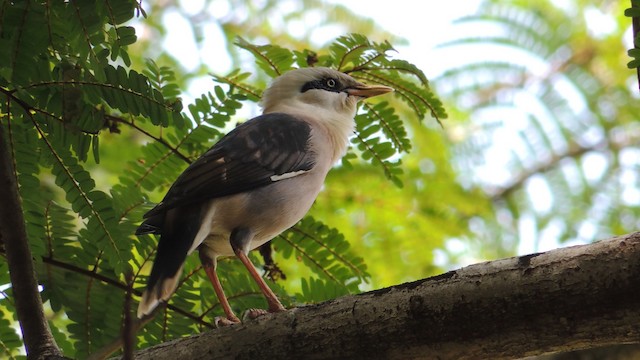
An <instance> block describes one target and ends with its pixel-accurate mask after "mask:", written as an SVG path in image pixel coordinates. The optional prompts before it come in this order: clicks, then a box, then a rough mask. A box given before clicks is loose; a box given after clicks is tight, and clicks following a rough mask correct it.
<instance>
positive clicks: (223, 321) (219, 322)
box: [214, 316, 240, 328]
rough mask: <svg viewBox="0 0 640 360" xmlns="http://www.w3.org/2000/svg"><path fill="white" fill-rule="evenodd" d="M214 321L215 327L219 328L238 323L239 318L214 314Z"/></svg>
mask: <svg viewBox="0 0 640 360" xmlns="http://www.w3.org/2000/svg"><path fill="white" fill-rule="evenodd" d="M214 323H215V324H216V327H217V328H221V327H224V326H231V325H233V324H239V323H240V319H238V318H235V319H228V318H226V317H222V316H216V317H215V319H214Z"/></svg>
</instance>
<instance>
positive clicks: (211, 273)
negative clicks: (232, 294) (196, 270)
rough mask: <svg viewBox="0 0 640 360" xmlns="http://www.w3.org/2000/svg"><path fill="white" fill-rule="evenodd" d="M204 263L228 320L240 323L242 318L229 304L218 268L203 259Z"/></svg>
mask: <svg viewBox="0 0 640 360" xmlns="http://www.w3.org/2000/svg"><path fill="white" fill-rule="evenodd" d="M202 265H204V271H205V272H206V273H207V276H208V277H209V280H211V284H212V285H213V290H214V291H215V292H216V295H217V296H218V300H219V301H220V305H222V309H223V310H224V314H225V315H226V316H227V320H229V321H230V322H232V323H239V322H240V319H238V317H237V316H236V315H235V314H234V313H233V310H231V306H230V305H229V301H228V300H227V297H226V296H225V295H224V290H222V284H221V283H220V279H219V278H218V274H217V273H216V268H215V267H214V266H213V264H211V263H210V262H206V263H205V262H204V261H203V264H202Z"/></svg>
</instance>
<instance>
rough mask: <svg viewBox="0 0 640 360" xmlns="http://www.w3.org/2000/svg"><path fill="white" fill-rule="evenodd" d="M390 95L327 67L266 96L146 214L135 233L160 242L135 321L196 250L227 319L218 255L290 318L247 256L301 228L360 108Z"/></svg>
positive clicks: (297, 75)
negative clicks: (234, 263)
mask: <svg viewBox="0 0 640 360" xmlns="http://www.w3.org/2000/svg"><path fill="white" fill-rule="evenodd" d="M390 91H393V89H391V88H390V87H387V86H382V85H374V86H370V85H365V84H363V83H361V82H358V81H356V80H355V79H354V78H352V77H351V76H349V75H347V74H344V73H342V72H339V71H336V70H332V69H329V68H320V67H318V68H303V69H296V70H291V71H289V72H287V73H285V74H283V75H282V76H280V77H278V78H276V79H275V80H274V81H273V82H272V84H271V85H270V86H269V87H268V88H267V89H266V90H265V91H264V94H263V96H262V100H261V105H262V108H263V110H264V111H263V114H262V115H260V116H258V117H255V118H253V119H251V120H249V121H247V122H245V123H243V124H241V125H239V126H238V127H236V128H235V129H234V130H232V131H231V132H229V133H228V134H227V135H226V136H224V137H223V138H222V139H221V140H220V141H219V142H218V143H216V144H215V145H214V146H213V147H212V148H211V149H209V150H208V151H207V152H206V153H204V155H202V156H200V157H199V158H198V159H197V160H196V161H194V162H193V163H192V164H191V165H190V166H189V167H187V169H186V170H185V171H184V172H183V173H182V174H181V175H180V176H179V177H178V178H177V180H176V181H175V182H174V183H173V185H172V186H171V188H170V189H169V191H168V192H167V194H166V195H165V197H164V199H162V201H161V202H160V203H159V204H157V205H156V206H155V207H154V208H153V209H151V210H150V211H149V212H148V213H146V214H145V216H144V217H145V221H144V222H143V223H142V224H141V225H140V227H139V228H138V230H137V231H136V234H138V235H140V234H159V235H160V240H159V244H158V251H157V254H156V257H155V261H154V263H153V268H152V270H151V274H150V276H149V279H148V283H147V289H146V290H145V292H144V294H143V295H142V300H141V302H140V305H139V307H138V317H142V316H144V315H147V314H150V313H151V312H152V311H153V310H154V309H155V308H156V307H157V306H158V304H159V303H160V302H161V301H163V302H166V301H167V300H168V299H169V297H170V296H171V294H173V292H174V291H175V290H176V287H177V284H178V281H179V278H180V275H181V273H182V266H183V263H184V261H185V259H186V257H187V255H189V254H190V253H191V252H193V251H194V250H196V249H198V251H199V255H200V260H201V261H202V264H203V266H204V269H205V271H206V273H207V276H208V277H209V279H210V280H211V283H212V284H213V288H214V290H215V293H216V295H217V296H218V299H219V301H220V304H221V305H222V308H223V310H224V313H225V315H226V319H220V320H221V321H222V323H224V324H228V323H235V322H239V321H240V320H239V319H238V318H237V317H236V315H235V314H234V313H233V311H232V310H231V306H230V305H229V302H228V300H227V298H226V297H225V295H224V292H223V290H222V286H221V284H220V280H219V278H218V275H217V273H216V259H217V258H218V256H225V255H235V256H237V257H238V258H239V259H240V261H242V263H243V264H244V265H245V266H246V268H247V269H248V270H249V273H250V274H251V276H252V278H253V279H254V280H255V281H256V282H257V283H258V286H259V287H260V291H261V292H262V293H263V294H264V296H265V298H266V299H267V304H268V311H269V312H277V311H284V310H285V309H284V307H283V306H282V304H281V303H280V301H279V300H278V298H277V297H276V295H275V294H274V293H273V291H271V289H269V287H268V286H267V284H266V283H265V282H264V280H263V279H262V277H261V276H260V274H259V273H258V271H257V270H256V269H255V267H254V266H253V264H252V263H251V261H250V260H249V258H248V257H247V254H248V252H249V251H250V250H253V249H255V248H257V247H259V246H261V245H262V244H264V243H266V242H267V241H269V240H271V239H273V238H274V237H275V236H277V235H278V234H280V233H281V232H283V231H284V230H286V229H288V228H289V227H291V226H293V225H294V224H296V223H297V222H298V221H299V220H300V219H302V217H303V216H304V215H305V214H306V213H307V211H308V210H309V208H310V207H311V205H312V204H313V202H314V200H315V199H316V197H317V195H318V193H319V192H320V189H321V188H322V185H323V183H324V179H325V177H326V175H327V172H329V170H330V169H331V167H332V166H333V165H334V164H335V163H336V162H337V161H338V160H339V159H340V158H341V157H342V156H343V155H344V154H345V152H346V150H347V146H348V143H349V136H350V135H351V134H352V133H353V131H354V126H355V123H354V117H355V114H356V109H357V103H358V101H359V100H361V99H364V98H368V97H371V96H376V95H380V94H385V93H388V92H390Z"/></svg>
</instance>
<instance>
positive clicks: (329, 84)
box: [300, 78, 341, 92]
mask: <svg viewBox="0 0 640 360" xmlns="http://www.w3.org/2000/svg"><path fill="white" fill-rule="evenodd" d="M313 89H319V90H327V91H332V92H340V91H341V84H340V82H339V81H338V80H337V79H334V78H324V79H321V80H313V81H309V82H307V83H305V84H304V85H303V86H302V89H300V92H306V91H308V90H313Z"/></svg>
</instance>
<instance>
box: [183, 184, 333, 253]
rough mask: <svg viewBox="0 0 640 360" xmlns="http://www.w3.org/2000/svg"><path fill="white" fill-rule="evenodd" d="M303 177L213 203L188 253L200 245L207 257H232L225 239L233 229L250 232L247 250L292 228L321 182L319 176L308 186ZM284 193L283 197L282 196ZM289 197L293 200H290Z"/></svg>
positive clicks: (305, 211) (231, 251) (308, 205)
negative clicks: (316, 181)
mask: <svg viewBox="0 0 640 360" xmlns="http://www.w3.org/2000/svg"><path fill="white" fill-rule="evenodd" d="M305 176H306V175H300V176H297V177H295V178H291V179H287V180H282V181H279V182H277V183H274V184H272V185H269V186H266V187H264V188H261V189H259V190H257V191H254V192H252V193H251V194H250V195H248V194H246V193H244V194H238V195H232V196H227V197H224V198H219V199H215V200H213V201H212V202H211V204H210V205H209V211H208V212H207V213H206V215H205V218H204V221H203V222H202V227H201V228H200V231H199V232H198V235H197V236H196V238H195V239H194V246H193V247H192V250H191V251H193V250H195V248H196V247H197V246H198V245H200V243H202V245H201V246H202V247H204V249H202V250H205V252H206V254H207V255H208V256H209V257H211V258H215V257H217V256H222V255H233V254H234V253H233V249H232V248H231V244H230V242H229V237H230V234H231V232H232V231H233V230H234V229H236V228H247V229H249V230H250V231H251V232H252V233H253V238H252V240H251V243H250V244H249V248H248V249H247V251H250V250H253V249H255V248H257V247H259V246H260V245H262V244H264V243H266V242H267V241H269V240H271V239H273V238H274V237H275V236H277V235H278V234H280V233H282V232H283V231H285V230H286V229H288V228H290V227H291V226H293V225H295V224H296V223H297V222H298V221H300V219H302V217H303V216H304V215H305V214H306V213H307V211H309V208H310V207H311V205H312V204H313V202H314V200H315V199H316V197H317V195H318V193H319V192H320V189H321V187H322V181H324V177H323V178H321V179H319V180H321V181H320V182H319V183H317V184H310V183H309V182H307V181H304V177H305ZM285 191H286V194H287V196H282V195H283V194H284V193H285ZM287 198H288V199H289V201H287ZM291 198H294V199H296V201H293V202H292V201H290V199H291Z"/></svg>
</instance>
